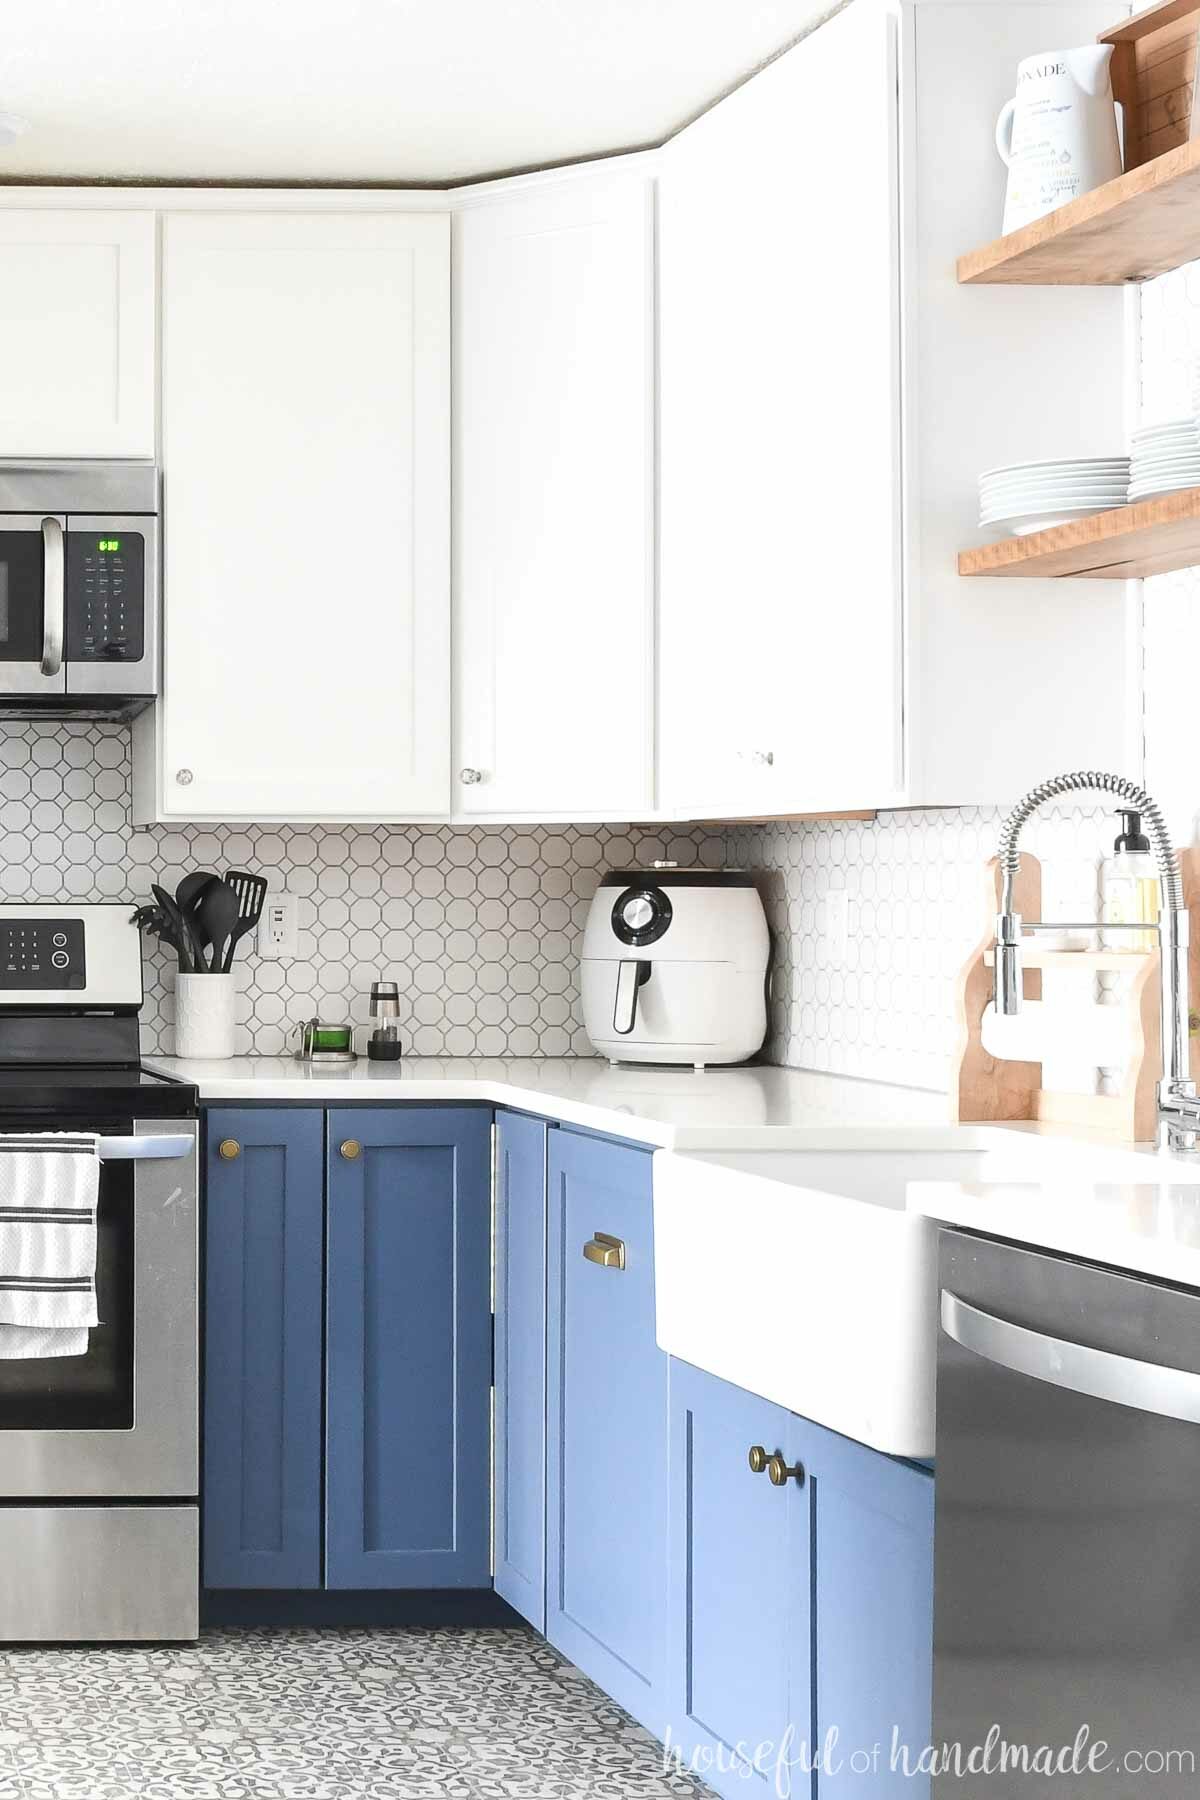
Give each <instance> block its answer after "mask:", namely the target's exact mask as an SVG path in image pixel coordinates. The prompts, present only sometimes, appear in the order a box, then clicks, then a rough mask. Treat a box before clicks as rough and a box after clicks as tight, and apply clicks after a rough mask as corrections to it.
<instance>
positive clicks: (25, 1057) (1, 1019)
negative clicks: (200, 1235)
mask: <svg viewBox="0 0 1200 1800" xmlns="http://www.w3.org/2000/svg"><path fill="white" fill-rule="evenodd" d="M130 912H131V909H130V907H129V905H128V904H123V905H119V906H68V905H64V906H57V907H49V908H46V909H45V910H41V909H36V908H29V907H15V906H5V907H0V1130H3V1131H5V1132H13V1131H23V1130H30V1131H37V1130H41V1131H45V1130H47V1129H53V1130H60V1131H61V1130H71V1129H86V1130H89V1131H96V1132H98V1133H100V1134H101V1156H102V1160H101V1177H100V1201H99V1208H98V1212H97V1226H98V1249H97V1264H96V1288H97V1306H98V1311H99V1316H100V1321H101V1323H100V1325H99V1326H98V1327H94V1328H93V1329H92V1331H91V1333H90V1337H89V1345H88V1351H87V1354H86V1355H85V1356H68V1357H61V1358H57V1357H56V1358H50V1357H47V1358H42V1359H36V1360H22V1361H8V1362H6V1361H0V1640H4V1641H22V1640H42V1641H47V1640H49V1641H70V1640H74V1641H87V1640H96V1639H118V1640H120V1639H145V1638H151V1639H167V1638H174V1639H178V1638H194V1637H195V1636H196V1635H197V1631H198V1611H199V1586H198V1582H199V1577H198V1568H199V1507H198V1500H197V1495H198V1490H199V1468H198V1464H199V1416H198V1415H199V1382H198V1343H197V1339H198V1323H199V1322H198V1268H197V1211H198V1198H197V1154H196V1143H197V1130H198V1126H197V1116H196V1115H197V1104H196V1090H195V1088H194V1087H189V1086H187V1085H185V1084H183V1083H179V1082H173V1081H169V1080H167V1079H166V1078H164V1077H161V1076H156V1075H152V1074H150V1073H149V1071H146V1070H143V1069H142V1067H141V1063H140V1058H139V1053H138V1011H139V1008H140V1006H141V1002H142V968H141V946H140V939H139V935H138V932H137V929H136V927H135V926H134V925H133V924H132V923H131V921H130Z"/></svg>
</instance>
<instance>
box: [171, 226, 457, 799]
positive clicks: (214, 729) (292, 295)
mask: <svg viewBox="0 0 1200 1800" xmlns="http://www.w3.org/2000/svg"><path fill="white" fill-rule="evenodd" d="M449 276H450V223H449V219H448V218H447V217H446V216H444V215H437V214H427V215H422V216H411V215H409V216H406V215H403V214H398V213H388V212H378V213H353V214H351V213H347V214H331V213H328V212H325V213H304V212H289V213H258V214H250V213H247V214H241V215H239V214H235V213H216V214H212V213H210V214H178V215H171V216H169V217H168V218H167V220H166V234H165V252H164V276H163V279H164V308H163V336H164V343H163V354H164V364H163V416H164V434H163V459H164V487H165V493H164V512H165V531H164V536H165V544H166V562H165V575H164V590H165V596H166V628H165V637H166V655H165V666H164V697H163V700H162V701H161V702H160V705H159V708H158V712H159V717H158V719H157V722H156V727H155V730H156V741H155V745H154V758H155V761H156V764H157V771H158V791H157V796H156V798H157V812H158V816H160V817H165V818H235V817H240V818H276V819H288V818H307V819H322V818H328V819H338V818H355V817H358V818H368V819H379V820H382V819H387V818H389V817H397V816H407V815H413V814H416V815H420V814H424V813H444V812H446V811H447V810H448V808H449V751H450V736H449V700H450V694H449V685H450V682H449V669H450V646H449V626H450V620H449V473H450V471H449V406H450V384H449V326H450V315H449V298H450V297H449ZM139 760H140V759H139ZM140 810H141V809H140Z"/></svg>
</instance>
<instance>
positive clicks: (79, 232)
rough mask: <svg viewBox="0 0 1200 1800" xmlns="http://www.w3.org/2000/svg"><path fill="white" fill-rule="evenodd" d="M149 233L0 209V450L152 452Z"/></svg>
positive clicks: (132, 218) (130, 216)
mask: <svg viewBox="0 0 1200 1800" xmlns="http://www.w3.org/2000/svg"><path fill="white" fill-rule="evenodd" d="M154 233H155V215H154V214H153V213H152V212H106V211H101V210H96V211H94V212H67V211H63V212H57V211H53V210H50V209H47V210H45V211H42V210H38V211H32V210H27V209H25V208H22V209H21V210H20V211H7V210H0V458H5V457H22V456H50V457H75V456H153V455H154V260H155V258H154Z"/></svg>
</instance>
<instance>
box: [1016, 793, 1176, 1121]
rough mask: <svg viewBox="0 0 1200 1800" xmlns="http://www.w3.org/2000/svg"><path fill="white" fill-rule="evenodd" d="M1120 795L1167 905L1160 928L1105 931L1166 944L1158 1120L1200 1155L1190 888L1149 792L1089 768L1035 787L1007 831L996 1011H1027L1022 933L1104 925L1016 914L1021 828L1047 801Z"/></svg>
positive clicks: (1162, 955) (1161, 960) (1162, 968)
mask: <svg viewBox="0 0 1200 1800" xmlns="http://www.w3.org/2000/svg"><path fill="white" fill-rule="evenodd" d="M1081 793H1098V794H1112V795H1115V796H1116V797H1117V798H1118V799H1120V800H1123V801H1125V802H1126V804H1127V805H1129V806H1131V807H1136V809H1137V810H1138V812H1140V813H1141V814H1142V817H1143V818H1144V819H1145V821H1146V827H1147V831H1148V833H1149V837H1150V841H1151V843H1152V845H1153V847H1154V859H1155V862H1156V863H1157V865H1158V875H1159V886H1160V889H1161V894H1162V904H1161V907H1160V911H1159V916H1158V923H1157V924H1156V925H1148V924H1138V925H1108V924H1106V925H1105V926H1104V929H1105V931H1156V932H1157V933H1158V946H1159V953H1160V954H1159V963H1160V966H1159V979H1160V981H1161V984H1162V1015H1161V1031H1162V1076H1161V1079H1160V1080H1159V1083H1158V1114H1159V1121H1160V1126H1161V1127H1162V1128H1163V1130H1165V1134H1166V1142H1167V1145H1168V1147H1169V1148H1170V1149H1172V1150H1192V1151H1194V1150H1197V1149H1200V1098H1198V1097H1197V1093H1196V1084H1195V1082H1194V1081H1193V1080H1192V1079H1191V1074H1190V1066H1189V1051H1188V912H1187V907H1186V906H1185V905H1184V902H1183V882H1182V879H1181V877H1180V874H1179V865H1178V863H1177V862H1176V860H1175V851H1174V848H1173V846H1172V843H1171V837H1170V833H1169V832H1168V831H1167V827H1166V821H1165V820H1164V819H1163V816H1162V812H1161V810H1160V808H1159V806H1158V805H1157V803H1156V802H1155V801H1154V800H1152V799H1151V798H1150V795H1149V794H1148V793H1147V792H1146V791H1145V789H1144V788H1140V787H1138V786H1137V784H1136V783H1135V782H1132V781H1127V780H1126V779H1125V777H1124V776H1123V775H1101V774H1097V773H1096V772H1095V771H1094V770H1091V771H1085V770H1081V771H1079V772H1077V773H1075V774H1072V775H1055V776H1054V777H1053V779H1052V780H1050V781H1043V782H1042V783H1041V785H1040V786H1039V787H1035V788H1031V789H1030V791H1029V792H1028V793H1027V794H1026V796H1025V798H1024V799H1023V800H1020V801H1018V803H1017V805H1016V806H1014V807H1013V810H1012V811H1011V812H1010V813H1009V815H1008V817H1007V818H1006V819H1005V821H1004V824H1003V825H1002V826H1001V828H1000V845H999V853H998V854H999V862H1000V873H1001V878H1002V880H1001V889H1000V911H999V913H998V914H997V916H996V958H995V961H996V978H995V987H994V996H995V1002H996V1011H997V1012H998V1013H1003V1014H1006V1015H1007V1016H1009V1017H1011V1016H1012V1015H1013V1014H1014V1013H1019V1012H1020V1010H1021V1000H1022V992H1021V934H1022V932H1023V931H1029V932H1037V931H1063V930H1072V929H1074V930H1080V929H1082V930H1087V931H1095V930H1096V929H1097V928H1098V926H1099V921H1098V920H1088V921H1085V922H1084V923H1083V925H1082V926H1081V925H1078V924H1075V923H1074V922H1072V924H1070V925H1065V924H1050V923H1035V924H1029V925H1027V924H1024V923H1023V922H1022V919H1021V915H1020V913H1018V912H1014V911H1013V883H1014V882H1015V881H1016V878H1017V872H1018V870H1019V868H1020V866H1021V856H1020V851H1019V850H1018V848H1017V843H1018V840H1019V838H1020V836H1021V830H1022V828H1023V826H1024V825H1025V823H1026V821H1027V820H1028V819H1030V818H1031V817H1032V816H1033V814H1034V813H1035V812H1036V811H1037V810H1038V808H1039V806H1043V805H1044V804H1045V803H1046V801H1047V800H1057V799H1060V798H1061V797H1062V796H1063V795H1066V794H1081Z"/></svg>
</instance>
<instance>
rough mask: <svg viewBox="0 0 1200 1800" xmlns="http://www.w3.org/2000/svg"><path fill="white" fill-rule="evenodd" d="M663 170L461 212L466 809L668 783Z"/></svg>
mask: <svg viewBox="0 0 1200 1800" xmlns="http://www.w3.org/2000/svg"><path fill="white" fill-rule="evenodd" d="M652 231H653V190H652V187H651V184H650V183H649V182H648V181H647V180H646V179H645V178H644V177H637V176H630V175H625V176H616V177H614V176H611V175H601V176H587V177H572V178H567V179H565V180H563V181H561V182H555V183H553V184H552V185H550V186H548V187H545V188H541V189H538V190H535V191H533V192H525V193H517V194H511V195H508V196H505V197H503V198H500V199H491V200H487V201H485V202H484V203H483V204H481V205H472V206H469V207H468V209H467V210H466V211H465V212H463V213H462V214H461V215H460V217H459V218H458V219H457V220H456V223H455V232H456V236H455V355H456V361H455V394H456V408H457V410H456V422H455V547H456V556H455V563H456V599H455V608H456V610H455V620H456V629H455V686H456V692H455V700H456V706H455V712H456V724H455V743H456V749H455V758H454V763H455V779H456V791H455V801H454V805H455V810H456V811H457V812H459V813H466V814H476V815H504V814H509V815H512V814H530V813H532V814H536V815H538V816H542V817H553V816H556V815H559V816H562V815H565V816H567V817H571V818H577V817H581V816H583V817H586V816H587V815H589V814H592V815H595V814H602V815H604V816H606V817H609V818H622V819H626V818H636V817H638V816H639V815H640V814H642V813H644V812H645V811H647V810H648V809H649V808H650V807H651V806H652V804H653V702H654V551H653V529H654V514H653V467H654V464H653V457H654V429H653V419H654V351H653V329H654V313H653V239H652Z"/></svg>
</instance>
